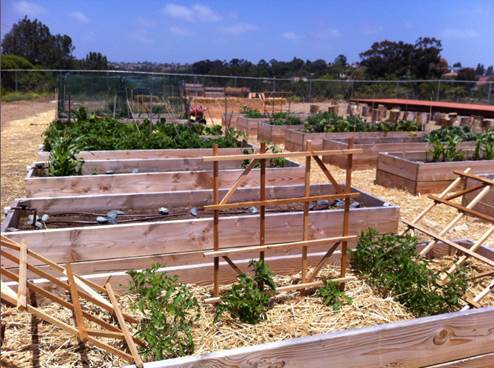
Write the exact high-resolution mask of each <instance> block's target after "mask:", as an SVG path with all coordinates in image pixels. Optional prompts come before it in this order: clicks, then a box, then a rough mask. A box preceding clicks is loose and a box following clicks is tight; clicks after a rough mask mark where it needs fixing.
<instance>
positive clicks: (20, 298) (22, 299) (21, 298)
mask: <svg viewBox="0 0 494 368" xmlns="http://www.w3.org/2000/svg"><path fill="white" fill-rule="evenodd" d="M26 301H27V247H26V244H21V247H20V249H19V284H18V286H17V308H20V309H21V310H24V309H25V308H26Z"/></svg>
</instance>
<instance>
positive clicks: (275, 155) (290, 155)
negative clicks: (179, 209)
mask: <svg viewBox="0 0 494 368" xmlns="http://www.w3.org/2000/svg"><path fill="white" fill-rule="evenodd" d="M361 152H362V150H361V149H358V148H353V149H351V150H347V149H345V150H326V151H321V150H314V151H312V149H311V150H306V151H299V152H280V153H254V154H250V155H224V156H216V157H215V156H204V157H203V160H204V161H206V162H211V161H219V162H220V161H243V160H245V159H250V160H254V159H255V160H261V159H268V160H270V159H273V158H293V157H308V156H325V155H346V154H348V153H354V154H358V153H361Z"/></svg>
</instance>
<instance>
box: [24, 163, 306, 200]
mask: <svg viewBox="0 0 494 368" xmlns="http://www.w3.org/2000/svg"><path fill="white" fill-rule="evenodd" d="M256 170H257V169H256ZM242 171H243V170H240V169H239V170H235V169H232V170H222V172H221V177H220V181H219V184H218V186H219V188H226V187H230V186H232V185H233V183H234V182H235V181H236V180H237V179H238V176H239V175H240V174H241V172H242ZM266 171H267V178H266V181H267V185H271V186H275V185H289V184H300V183H302V181H303V179H302V177H303V171H304V169H303V168H301V167H276V168H267V169H266ZM211 182H212V172H211V171H210V170H205V171H201V170H199V171H169V172H150V173H137V174H114V175H80V176H63V177H33V178H26V179H25V188H26V193H27V195H28V196H30V197H47V196H58V197H61V196H74V195H79V194H81V195H88V194H109V193H114V194H115V193H137V192H166V191H175V190H182V191H183V190H189V191H190V190H196V189H210V188H211ZM242 186H244V187H257V186H259V178H258V177H256V176H253V177H250V178H247V179H246V180H245V182H244V183H243V184H242Z"/></svg>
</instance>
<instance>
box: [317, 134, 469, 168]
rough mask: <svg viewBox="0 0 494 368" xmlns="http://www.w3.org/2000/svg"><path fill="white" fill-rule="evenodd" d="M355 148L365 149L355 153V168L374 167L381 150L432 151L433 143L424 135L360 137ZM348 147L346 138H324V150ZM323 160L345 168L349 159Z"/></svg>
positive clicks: (355, 141) (466, 144) (467, 144)
mask: <svg viewBox="0 0 494 368" xmlns="http://www.w3.org/2000/svg"><path fill="white" fill-rule="evenodd" d="M474 145H475V144H474V143H473V142H464V143H462V144H461V145H460V147H461V148H463V149H471V148H473V147H474ZM353 146H354V148H361V149H363V150H364V152H363V153H362V154H355V155H353V164H352V167H353V169H356V170H365V169H373V168H375V167H376V165H377V157H378V154H379V153H381V152H420V151H430V149H431V147H432V146H431V145H430V144H429V143H427V142H424V139H423V138H422V137H393V138H388V137H386V138H360V139H354V140H353ZM345 148H347V141H346V140H344V139H329V138H325V139H323V149H324V150H335V149H345ZM323 161H324V162H325V163H327V164H331V165H336V166H338V167H341V168H343V169H345V168H346V166H347V160H346V159H345V158H344V157H342V156H337V155H335V156H325V157H324V158H323Z"/></svg>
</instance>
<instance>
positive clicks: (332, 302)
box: [316, 280, 353, 311]
mask: <svg viewBox="0 0 494 368" xmlns="http://www.w3.org/2000/svg"><path fill="white" fill-rule="evenodd" d="M316 295H317V296H319V297H321V298H322V302H323V303H324V304H325V305H327V306H328V307H332V308H333V310H335V311H338V310H340V308H341V307H342V306H343V305H344V304H351V303H352V301H353V300H352V298H351V297H350V296H348V295H346V294H345V292H344V291H342V290H340V286H339V285H338V283H336V282H334V281H331V280H325V281H324V286H323V287H321V288H320V289H318V290H317V291H316Z"/></svg>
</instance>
